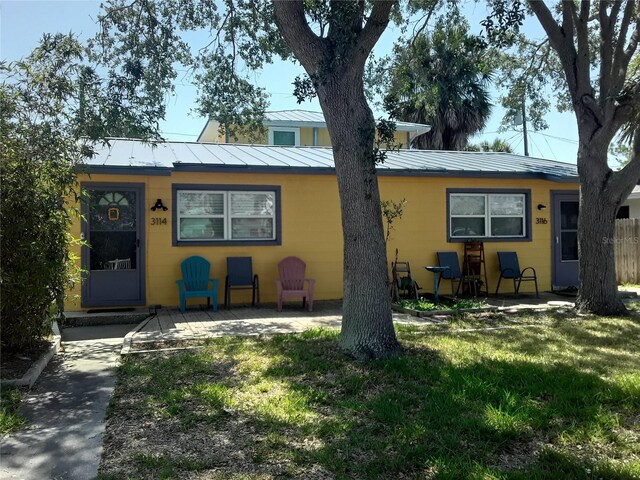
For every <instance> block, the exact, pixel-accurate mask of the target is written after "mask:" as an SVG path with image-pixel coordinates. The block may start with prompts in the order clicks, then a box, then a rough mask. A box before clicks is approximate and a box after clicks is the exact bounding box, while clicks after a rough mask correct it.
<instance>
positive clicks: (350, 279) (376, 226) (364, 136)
mask: <svg viewBox="0 0 640 480" xmlns="http://www.w3.org/2000/svg"><path fill="white" fill-rule="evenodd" d="M318 98H319V100H320V104H321V106H322V110H323V113H324V116H325V120H326V122H327V127H328V129H329V133H330V135H331V143H332V147H333V158H334V161H335V165H336V174H337V178H338V189H339V192H340V205H341V212H342V231H343V239H344V301H343V307H342V309H343V312H342V315H343V316H342V331H341V334H340V346H341V347H342V349H343V350H344V351H346V352H347V353H349V354H351V355H353V356H354V357H356V358H361V359H370V358H384V357H390V356H395V355H397V354H399V353H400V345H399V344H398V341H397V339H396V336H395V331H394V328H393V321H392V318H391V299H390V296H389V287H388V274H387V254H386V248H385V244H384V230H383V225H382V215H381V210H380V192H379V189H378V178H377V175H376V171H375V158H374V156H373V142H374V135H375V122H374V118H373V113H372V112H371V109H370V108H369V106H368V105H367V102H366V99H365V96H364V90H363V88H362V77H360V80H359V81H358V79H357V78H355V76H354V77H351V78H350V79H349V78H344V77H342V76H339V75H336V76H335V77H333V79H332V80H328V81H326V83H325V84H324V85H323V86H322V87H321V88H319V90H318Z"/></svg>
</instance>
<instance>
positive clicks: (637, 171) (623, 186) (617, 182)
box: [607, 126, 640, 201]
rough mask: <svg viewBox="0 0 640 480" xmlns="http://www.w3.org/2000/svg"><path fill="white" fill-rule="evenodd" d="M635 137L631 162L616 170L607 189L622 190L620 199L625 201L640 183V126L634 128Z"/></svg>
mask: <svg viewBox="0 0 640 480" xmlns="http://www.w3.org/2000/svg"><path fill="white" fill-rule="evenodd" d="M633 137H634V138H633V146H632V148H631V159H630V161H629V163H627V165H625V167H624V168H623V169H622V170H619V171H617V172H615V173H614V174H613V175H612V176H611V177H610V179H609V182H608V185H607V189H610V190H612V191H614V192H615V191H620V192H621V198H620V199H619V200H620V201H624V200H625V199H626V198H627V197H628V196H629V194H630V193H631V191H632V190H633V188H634V187H635V186H636V185H637V184H638V183H640V126H638V127H636V129H635V130H634V132H633ZM616 189H618V190H616Z"/></svg>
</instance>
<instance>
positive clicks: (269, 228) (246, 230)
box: [231, 218, 274, 240]
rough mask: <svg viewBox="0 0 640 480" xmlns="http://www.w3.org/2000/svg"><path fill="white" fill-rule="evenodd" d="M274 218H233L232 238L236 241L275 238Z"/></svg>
mask: <svg viewBox="0 0 640 480" xmlns="http://www.w3.org/2000/svg"><path fill="white" fill-rule="evenodd" d="M273 237H274V235H273V219H272V218H233V219H231V238H233V239H235V240H249V239H256V238H260V239H270V238H273Z"/></svg>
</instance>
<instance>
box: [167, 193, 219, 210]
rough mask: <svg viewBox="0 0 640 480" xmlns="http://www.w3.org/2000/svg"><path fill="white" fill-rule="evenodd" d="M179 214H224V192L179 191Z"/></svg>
mask: <svg viewBox="0 0 640 480" xmlns="http://www.w3.org/2000/svg"><path fill="white" fill-rule="evenodd" d="M178 204H179V208H180V215H224V194H223V193H211V192H179V193H178Z"/></svg>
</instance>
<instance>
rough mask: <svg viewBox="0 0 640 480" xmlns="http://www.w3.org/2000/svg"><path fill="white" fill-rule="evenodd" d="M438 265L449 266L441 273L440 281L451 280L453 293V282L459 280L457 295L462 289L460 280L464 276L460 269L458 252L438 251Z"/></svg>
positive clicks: (452, 293)
mask: <svg viewBox="0 0 640 480" xmlns="http://www.w3.org/2000/svg"><path fill="white" fill-rule="evenodd" d="M436 255H437V257H438V265H440V266H441V267H448V270H445V271H444V272H442V273H441V274H440V281H442V280H450V281H451V295H454V291H453V282H458V286H457V288H456V291H455V295H458V291H459V290H460V280H461V278H462V272H461V271H460V261H459V260H458V252H437V253H436Z"/></svg>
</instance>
